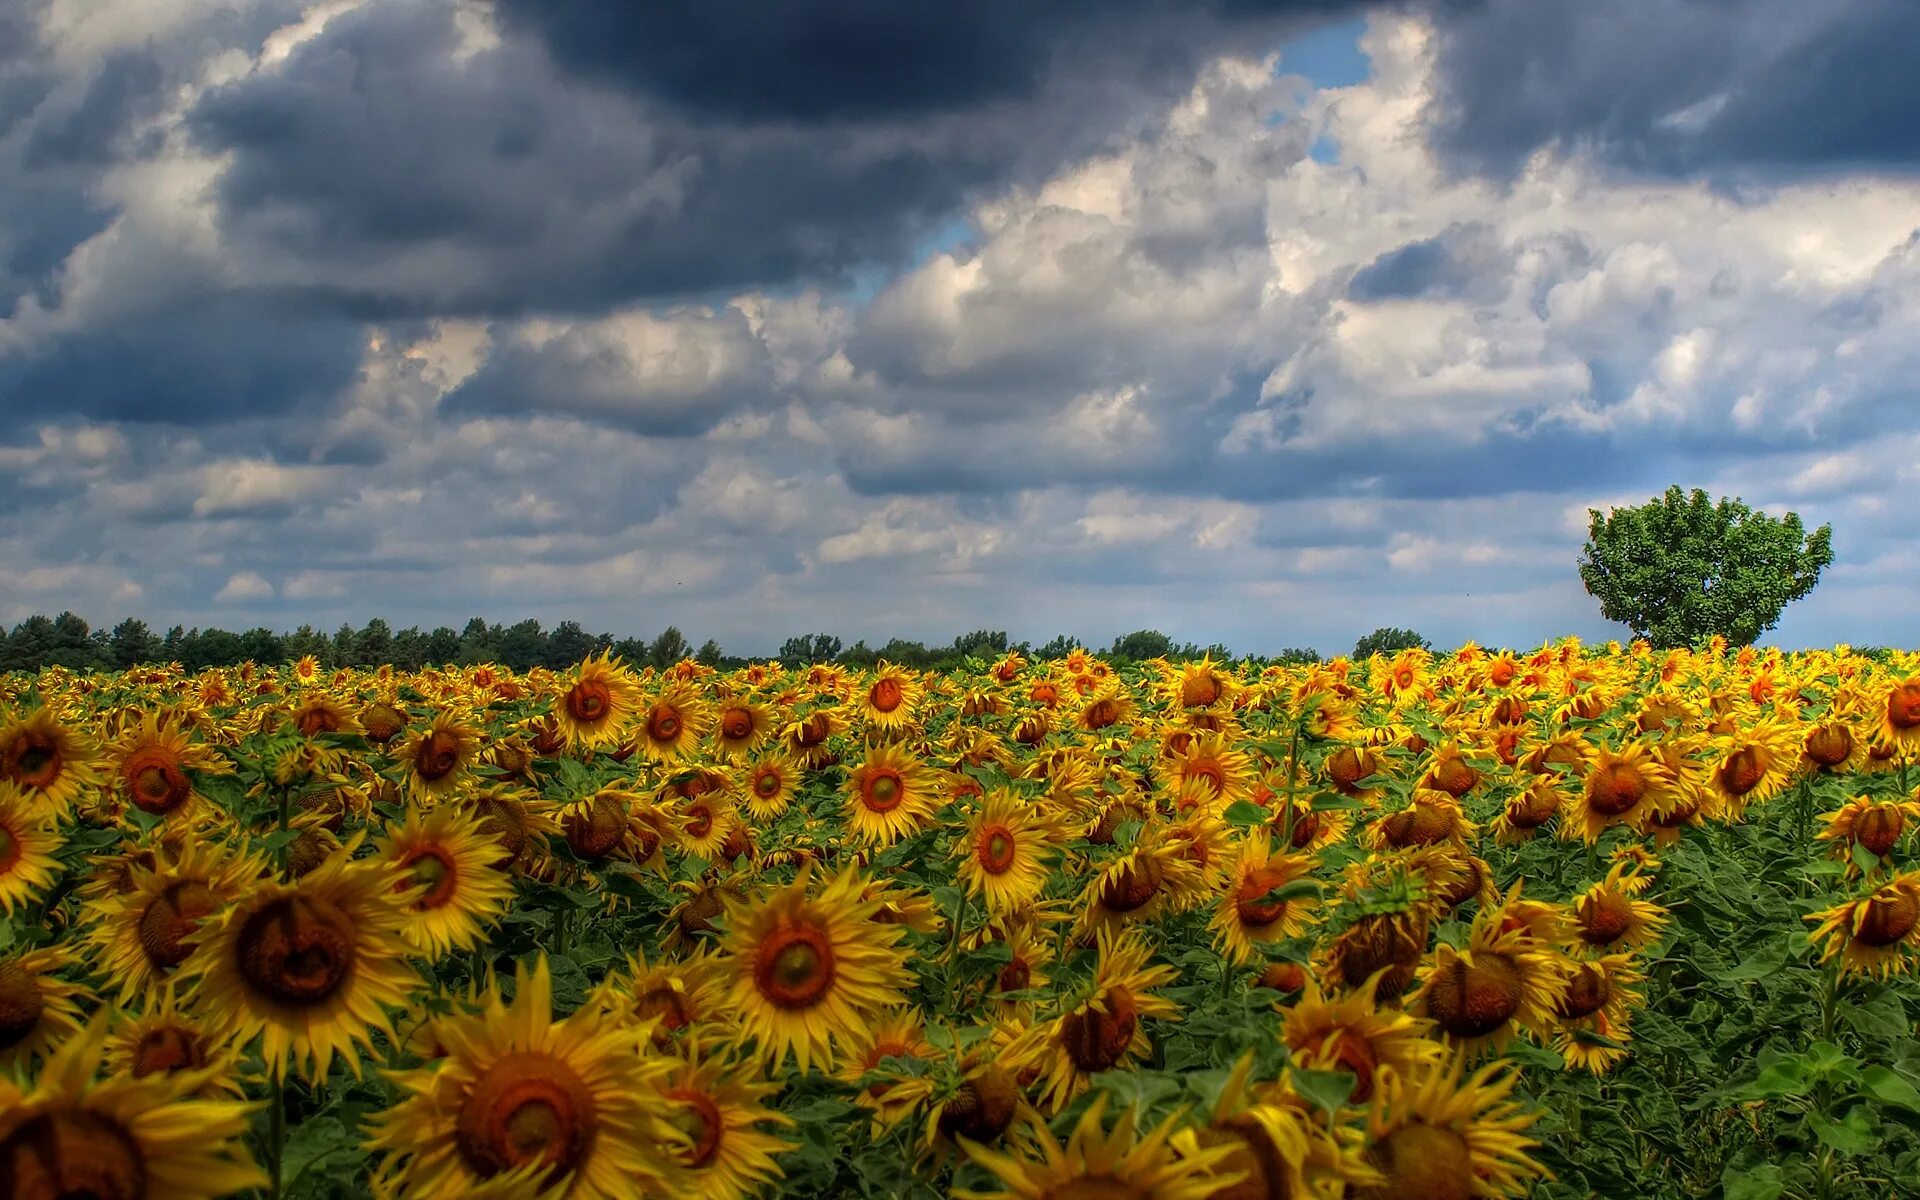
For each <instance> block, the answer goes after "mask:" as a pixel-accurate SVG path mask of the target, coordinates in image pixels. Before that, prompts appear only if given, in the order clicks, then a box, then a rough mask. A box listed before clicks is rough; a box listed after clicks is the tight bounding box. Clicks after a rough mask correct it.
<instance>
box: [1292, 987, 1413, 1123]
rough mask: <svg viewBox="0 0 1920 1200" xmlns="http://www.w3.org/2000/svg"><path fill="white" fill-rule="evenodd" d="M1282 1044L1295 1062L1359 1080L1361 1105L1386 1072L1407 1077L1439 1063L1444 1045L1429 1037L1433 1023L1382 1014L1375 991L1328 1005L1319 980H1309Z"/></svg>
mask: <svg viewBox="0 0 1920 1200" xmlns="http://www.w3.org/2000/svg"><path fill="white" fill-rule="evenodd" d="M1286 1013H1287V1015H1286V1018H1285V1021H1284V1022H1283V1023H1282V1025H1281V1032H1280V1040H1281V1041H1283V1042H1285V1043H1286V1045H1287V1049H1288V1050H1290V1051H1292V1058H1293V1061H1295V1062H1298V1063H1300V1064H1301V1065H1303V1066H1308V1067H1313V1068H1315V1069H1318V1070H1326V1071H1345V1072H1347V1073H1348V1074H1350V1075H1352V1076H1353V1079H1354V1083H1353V1093H1352V1094H1351V1095H1350V1096H1349V1097H1348V1098H1347V1099H1348V1102H1349V1103H1351V1104H1355V1105H1360V1104H1365V1103H1366V1102H1367V1101H1368V1100H1370V1099H1372V1098H1373V1081H1374V1077H1375V1076H1376V1075H1377V1074H1379V1072H1380V1071H1381V1070H1382V1069H1383V1068H1384V1069H1387V1070H1392V1071H1398V1072H1400V1073H1401V1074H1407V1073H1409V1072H1412V1071H1416V1070H1418V1069H1420V1068H1421V1067H1423V1066H1425V1065H1427V1064H1429V1063H1432V1062H1436V1061H1438V1060H1439V1058H1440V1056H1441V1053H1442V1050H1441V1046H1440V1043H1439V1042H1436V1041H1434V1040H1433V1039H1432V1038H1431V1037H1429V1036H1427V1035H1428V1031H1429V1030H1430V1029H1431V1028H1432V1026H1431V1024H1430V1023H1429V1022H1427V1021H1423V1020H1419V1019H1417V1018H1415V1017H1411V1016H1408V1015H1407V1014H1406V1013H1404V1012H1402V1011H1400V1010H1399V1009H1397V1008H1381V1007H1380V1006H1379V1005H1378V1004H1376V1003H1375V1002H1374V999H1373V989H1371V988H1367V987H1361V988H1356V989H1354V990H1353V991H1349V992H1345V993H1343V994H1341V995H1340V996H1339V997H1338V998H1337V999H1328V997H1327V994H1326V993H1325V992H1324V991H1322V990H1321V987H1320V982H1319V980H1317V979H1315V978H1314V977H1313V976H1312V974H1310V973H1309V974H1307V976H1306V978H1305V983H1304V985H1303V987H1302V988H1301V992H1300V997H1299V999H1297V1000H1295V1001H1294V1002H1293V1004H1292V1006H1291V1007H1290V1008H1288V1009H1287V1010H1286Z"/></svg>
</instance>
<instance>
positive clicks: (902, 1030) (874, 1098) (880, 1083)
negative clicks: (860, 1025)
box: [837, 1005, 939, 1137]
mask: <svg viewBox="0 0 1920 1200" xmlns="http://www.w3.org/2000/svg"><path fill="white" fill-rule="evenodd" d="M938 1057H939V1052H938V1051H936V1050H935V1049H934V1047H933V1043H931V1042H929V1041H928V1040H927V1019H926V1017H925V1016H924V1015H922V1014H921V1012H920V1010H919V1009H918V1008H915V1007H912V1006H911V1005H910V1006H908V1007H906V1008H899V1009H894V1010H892V1011H889V1012H885V1013H881V1014H879V1015H878V1016H877V1017H876V1018H875V1019H874V1022H873V1024H872V1026H871V1027H870V1028H869V1029H868V1030H867V1031H866V1032H865V1033H863V1034H862V1035H861V1036H860V1037H859V1038H858V1039H857V1040H856V1041H855V1042H853V1043H852V1045H850V1046H849V1047H848V1053H847V1061H846V1062H845V1064H843V1065H842V1066H841V1068H840V1070H839V1072H838V1075H837V1077H838V1078H839V1080H840V1082H842V1083H844V1084H846V1085H847V1086H848V1087H851V1088H855V1089H857V1090H856V1091H855V1092H854V1096H853V1101H854V1103H855V1104H858V1105H859V1106H860V1107H862V1108H864V1109H867V1110H868V1111H870V1112H871V1113H872V1114H873V1123H872V1124H873V1132H874V1135H875V1136H876V1137H877V1136H878V1135H879V1134H880V1132H881V1131H882V1130H885V1129H889V1128H892V1127H893V1126H894V1125H897V1124H899V1123H900V1122H901V1121H902V1120H904V1119H905V1118H906V1117H908V1116H909V1115H910V1114H911V1113H912V1112H913V1110H914V1109H916V1108H918V1107H919V1106H920V1104H921V1103H923V1102H924V1101H925V1100H926V1099H927V1097H928V1096H930V1095H932V1093H933V1081H932V1080H931V1079H929V1078H927V1077H926V1076H925V1075H911V1074H906V1073H903V1072H901V1071H898V1070H895V1069H894V1068H891V1067H888V1066H887V1065H886V1063H887V1060H888V1059H890V1058H892V1059H917V1060H919V1061H921V1062H931V1061H932V1060H934V1059H936V1058H938ZM869 1076H877V1077H878V1078H874V1079H872V1081H871V1082H868V1083H865V1084H863V1083H862V1082H861V1081H862V1080H863V1079H867V1078H868V1077H869Z"/></svg>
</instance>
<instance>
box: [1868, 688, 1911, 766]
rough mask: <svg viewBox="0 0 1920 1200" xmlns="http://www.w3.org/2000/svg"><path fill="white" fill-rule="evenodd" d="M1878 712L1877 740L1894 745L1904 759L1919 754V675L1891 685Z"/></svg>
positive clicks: (1890, 745)
mask: <svg viewBox="0 0 1920 1200" xmlns="http://www.w3.org/2000/svg"><path fill="white" fill-rule="evenodd" d="M1876 715H1877V716H1878V717H1879V728H1878V729H1877V730H1876V734H1875V740H1876V741H1878V742H1880V743H1881V744H1882V745H1886V746H1889V747H1892V748H1894V749H1895V750H1896V751H1897V752H1898V753H1899V754H1900V755H1901V757H1903V758H1905V759H1911V758H1913V757H1914V756H1915V755H1916V754H1920V675H1910V676H1908V677H1907V678H1905V679H1902V680H1899V681H1897V682H1894V683H1890V684H1888V685H1887V690H1886V694H1885V696H1884V697H1883V698H1882V700H1881V701H1880V704H1879V705H1878V711H1877V713H1876Z"/></svg>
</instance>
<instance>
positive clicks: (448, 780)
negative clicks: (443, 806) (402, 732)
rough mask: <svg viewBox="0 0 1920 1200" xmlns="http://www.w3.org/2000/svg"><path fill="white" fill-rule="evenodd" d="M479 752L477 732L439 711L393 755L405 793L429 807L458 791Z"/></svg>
mask: <svg viewBox="0 0 1920 1200" xmlns="http://www.w3.org/2000/svg"><path fill="white" fill-rule="evenodd" d="M479 752H480V731H479V730H478V729H476V728H474V727H473V726H471V725H468V724H466V723H465V722H463V721H461V720H460V719H459V718H458V717H456V716H454V714H453V713H451V712H440V713H436V714H435V715H434V718H433V720H432V721H431V722H429V723H428V724H427V725H426V726H425V727H423V728H421V729H419V730H418V731H416V732H415V733H414V735H413V736H412V737H410V738H408V739H407V740H406V741H405V742H403V743H401V745H400V749H399V751H398V753H396V754H395V755H394V757H395V758H396V759H398V760H399V762H400V764H401V767H402V769H403V770H404V771H405V772H406V786H407V792H408V794H409V795H411V796H412V797H413V798H414V800H415V801H417V802H419V803H422V804H431V803H433V802H434V801H436V800H440V799H442V798H444V797H446V796H447V795H449V794H451V793H453V792H455V791H457V790H459V788H460V786H461V785H462V784H463V783H465V782H466V779H467V774H468V772H469V770H470V769H471V768H472V766H473V763H474V759H475V758H476V757H477V756H478V754H479Z"/></svg>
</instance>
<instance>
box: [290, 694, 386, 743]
mask: <svg viewBox="0 0 1920 1200" xmlns="http://www.w3.org/2000/svg"><path fill="white" fill-rule="evenodd" d="M287 721H288V724H290V725H292V726H293V728H294V731H295V732H297V733H298V734H299V735H300V736H301V737H307V738H314V737H320V736H322V735H323V734H329V733H339V734H360V733H365V732H366V730H364V729H363V728H362V727H361V725H360V722H359V720H358V719H357V718H355V717H354V715H353V713H352V712H350V711H349V710H348V708H347V706H346V705H345V704H344V703H342V702H341V701H339V700H336V699H334V698H333V697H332V696H329V695H327V694H326V693H325V692H309V693H307V694H306V695H304V696H302V697H301V698H300V702H299V703H298V704H296V705H294V707H293V711H292V713H291V714H290V715H289V716H288V718H287Z"/></svg>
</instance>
